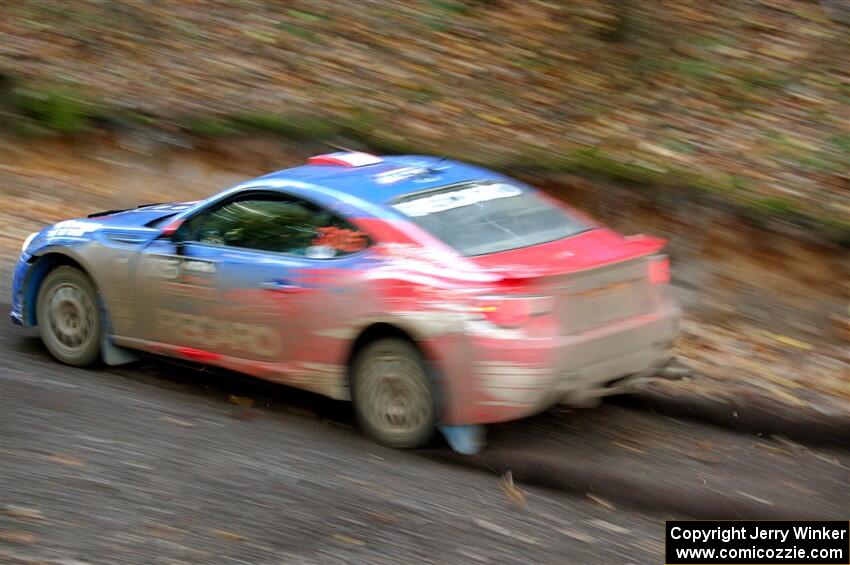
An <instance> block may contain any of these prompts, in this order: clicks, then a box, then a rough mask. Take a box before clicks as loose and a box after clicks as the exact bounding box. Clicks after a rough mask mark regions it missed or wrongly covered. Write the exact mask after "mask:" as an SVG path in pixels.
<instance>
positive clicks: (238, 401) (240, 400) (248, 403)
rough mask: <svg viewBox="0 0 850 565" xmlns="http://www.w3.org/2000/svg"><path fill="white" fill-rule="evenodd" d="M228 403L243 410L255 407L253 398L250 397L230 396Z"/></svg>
mask: <svg viewBox="0 0 850 565" xmlns="http://www.w3.org/2000/svg"><path fill="white" fill-rule="evenodd" d="M227 401H228V402H230V403H231V404H235V405H236V406H241V407H242V408H251V407H252V406H253V405H254V399H253V398H250V397H248V396H236V395H235V394H231V395H230V396H228V397H227Z"/></svg>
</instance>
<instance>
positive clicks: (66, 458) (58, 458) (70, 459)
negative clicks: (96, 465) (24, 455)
mask: <svg viewBox="0 0 850 565" xmlns="http://www.w3.org/2000/svg"><path fill="white" fill-rule="evenodd" d="M47 460H48V461H52V462H53V463H59V464H60V465H67V466H69V467H80V466H82V465H85V464H86V462H85V460H84V459H80V458H79V457H74V456H73V455H66V454H64V453H53V454H52V455H48V456H47Z"/></svg>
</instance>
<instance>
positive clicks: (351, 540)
mask: <svg viewBox="0 0 850 565" xmlns="http://www.w3.org/2000/svg"><path fill="white" fill-rule="evenodd" d="M334 539H335V540H337V541H341V542H342V543H347V544H350V545H361V546H362V545H366V542H365V541H363V540H359V539H356V538H353V537H351V536H347V535H345V534H334Z"/></svg>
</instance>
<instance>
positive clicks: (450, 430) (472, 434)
mask: <svg viewBox="0 0 850 565" xmlns="http://www.w3.org/2000/svg"><path fill="white" fill-rule="evenodd" d="M439 430H440V433H442V434H443V437H445V438H446V441H447V442H448V444H449V447H451V448H452V450H453V451H455V452H457V453H460V454H461V455H475V454H476V453H478V452H479V451H481V449H482V448H483V447H484V437H485V436H486V434H487V426H484V425H471V426H440V427H439Z"/></svg>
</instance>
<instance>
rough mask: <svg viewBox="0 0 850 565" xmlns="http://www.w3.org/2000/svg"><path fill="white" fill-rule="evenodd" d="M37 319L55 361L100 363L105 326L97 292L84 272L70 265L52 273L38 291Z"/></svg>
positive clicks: (83, 364)
mask: <svg viewBox="0 0 850 565" xmlns="http://www.w3.org/2000/svg"><path fill="white" fill-rule="evenodd" d="M36 318H37V320H38V327H39V331H40V332H41V340H42V341H43V342H44V345H45V346H46V347H47V349H48V351H50V353H51V354H52V355H53V356H54V357H55V358H56V359H58V360H59V361H61V362H62V363H65V364H68V365H74V366H75V367H85V366H87V365H91V364H92V363H94V362H95V361H97V360H98V357H99V355H100V338H101V332H102V330H103V323H102V319H101V314H100V306H99V304H98V300H97V291H96V290H95V288H94V284H92V282H91V279H89V277H88V276H87V275H86V274H85V273H84V272H82V271H81V270H79V269H77V268H75V267H70V266H62V267H57V268H56V269H54V270H52V271H50V273H48V275H47V277H46V278H45V279H44V282H43V283H42V285H41V288H40V289H39V291H38V299H37V302H36Z"/></svg>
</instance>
